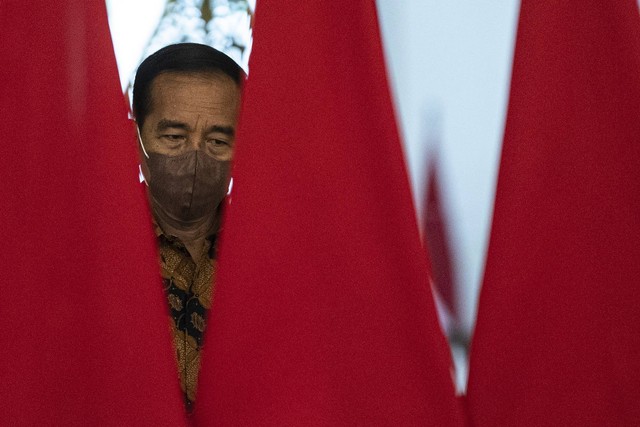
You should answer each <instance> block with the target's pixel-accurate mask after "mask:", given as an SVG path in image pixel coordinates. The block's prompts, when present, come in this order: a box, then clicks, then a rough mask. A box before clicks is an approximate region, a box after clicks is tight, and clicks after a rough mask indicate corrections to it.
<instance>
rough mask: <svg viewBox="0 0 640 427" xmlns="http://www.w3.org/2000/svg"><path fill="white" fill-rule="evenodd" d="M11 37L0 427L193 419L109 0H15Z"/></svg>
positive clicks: (0, 25)
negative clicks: (183, 391)
mask: <svg viewBox="0 0 640 427" xmlns="http://www.w3.org/2000/svg"><path fill="white" fill-rule="evenodd" d="M0 39H1V40H2V43H0V57H1V58H2V64H3V65H2V81H1V82H0V91H1V96H0V100H1V101H0V102H2V118H1V119H0V135H1V136H0V138H1V144H0V146H1V148H0V151H1V153H2V154H1V155H0V176H1V180H0V182H1V184H0V200H2V214H1V218H2V222H1V226H0V227H2V234H1V235H2V252H1V255H0V268H1V276H0V282H1V283H2V296H1V297H0V319H2V321H3V325H4V327H3V332H2V334H0V364H1V365H2V369H0V372H1V374H0V377H1V383H2V385H1V386H0V390H1V391H0V394H1V395H0V424H1V425H11V426H20V425H28V426H33V425H65V426H69V425H102V426H106V425H114V426H115V425H117V426H122V425H153V426H159V425H167V426H179V425H181V424H184V415H183V409H182V402H181V400H180V395H179V385H178V380H177V374H176V372H175V365H174V363H175V362H174V361H173V359H172V356H171V354H172V349H171V344H170V343H171V341H170V337H169V328H168V317H167V311H166V308H165V302H164V298H163V291H162V286H161V283H160V278H159V272H158V265H157V261H156V254H155V248H154V242H153V233H152V231H151V226H150V221H149V214H148V212H147V208H146V207H145V202H144V198H143V194H142V193H141V192H140V189H139V184H138V183H137V181H136V179H137V162H136V156H137V152H136V140H135V133H134V131H133V129H132V127H131V124H130V123H129V122H128V120H127V110H126V105H125V102H124V98H123V96H122V93H121V90H120V84H119V81H118V75H117V70H116V62H115V58H114V54H113V48H112V46H111V42H110V37H109V29H108V25H107V17H106V12H105V7H104V2H86V1H61V2H55V3H51V4H46V5H45V4H43V3H41V2H19V1H4V2H2V4H1V5H0Z"/></svg>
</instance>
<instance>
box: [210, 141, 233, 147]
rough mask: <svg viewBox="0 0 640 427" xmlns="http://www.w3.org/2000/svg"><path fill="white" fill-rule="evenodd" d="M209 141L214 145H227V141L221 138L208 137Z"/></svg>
mask: <svg viewBox="0 0 640 427" xmlns="http://www.w3.org/2000/svg"><path fill="white" fill-rule="evenodd" d="M209 143H211V144H213V145H216V146H221V145H229V142H227V141H225V140H223V139H210V140H209Z"/></svg>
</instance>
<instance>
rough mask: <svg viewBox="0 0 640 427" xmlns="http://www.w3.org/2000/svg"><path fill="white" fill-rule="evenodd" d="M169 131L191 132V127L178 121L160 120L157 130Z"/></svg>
mask: <svg viewBox="0 0 640 427" xmlns="http://www.w3.org/2000/svg"><path fill="white" fill-rule="evenodd" d="M167 129H182V130H186V131H190V130H191V127H190V126H189V125H188V124H186V123H183V122H179V121H176V120H169V119H162V120H160V121H159V122H158V125H157V126H156V130H158V131H164V130H167Z"/></svg>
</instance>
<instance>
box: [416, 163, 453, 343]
mask: <svg viewBox="0 0 640 427" xmlns="http://www.w3.org/2000/svg"><path fill="white" fill-rule="evenodd" d="M429 163H430V164H429V166H428V168H427V170H428V171H429V175H428V180H427V186H426V191H425V200H424V221H423V241H424V246H425V248H427V249H428V253H429V259H430V261H431V274H432V277H433V282H434V285H435V288H436V290H437V292H438V295H439V296H440V297H441V300H442V303H443V305H444V307H445V309H446V311H447V313H446V314H447V316H448V319H447V323H450V324H451V325H450V326H451V328H450V329H451V332H457V331H456V329H457V326H458V325H457V323H458V312H457V311H458V310H457V298H456V286H455V279H454V270H453V266H452V263H451V248H450V241H449V229H448V224H447V221H446V215H445V212H444V205H443V202H442V197H441V195H440V192H441V188H440V178H439V172H438V168H439V163H438V160H437V159H432V160H431V161H430V162H429Z"/></svg>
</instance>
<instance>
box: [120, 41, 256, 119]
mask: <svg viewBox="0 0 640 427" xmlns="http://www.w3.org/2000/svg"><path fill="white" fill-rule="evenodd" d="M167 72H176V73H223V74H225V75H227V76H229V77H231V79H232V80H233V81H234V82H235V83H236V84H238V85H240V84H241V82H242V80H244V78H245V74H244V72H243V71H242V68H240V66H239V65H238V64H236V63H235V61H234V60H233V59H231V58H229V57H228V56H227V55H225V54H224V53H222V52H220V51H218V50H216V49H214V48H212V47H211V46H207V45H204V44H199V43H178V44H172V45H169V46H165V47H163V48H162V49H160V50H159V51H157V52H156V53H154V54H152V55H150V56H149V57H147V58H146V59H145V60H144V61H142V63H141V64H140V66H139V67H138V71H137V72H136V78H135V81H134V83H133V115H134V116H135V118H136V121H137V122H138V126H140V127H142V124H143V123H144V120H145V118H146V116H147V114H148V113H149V110H150V108H151V93H150V88H151V83H153V80H154V79H155V78H156V77H158V75H160V74H162V73H167Z"/></svg>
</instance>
